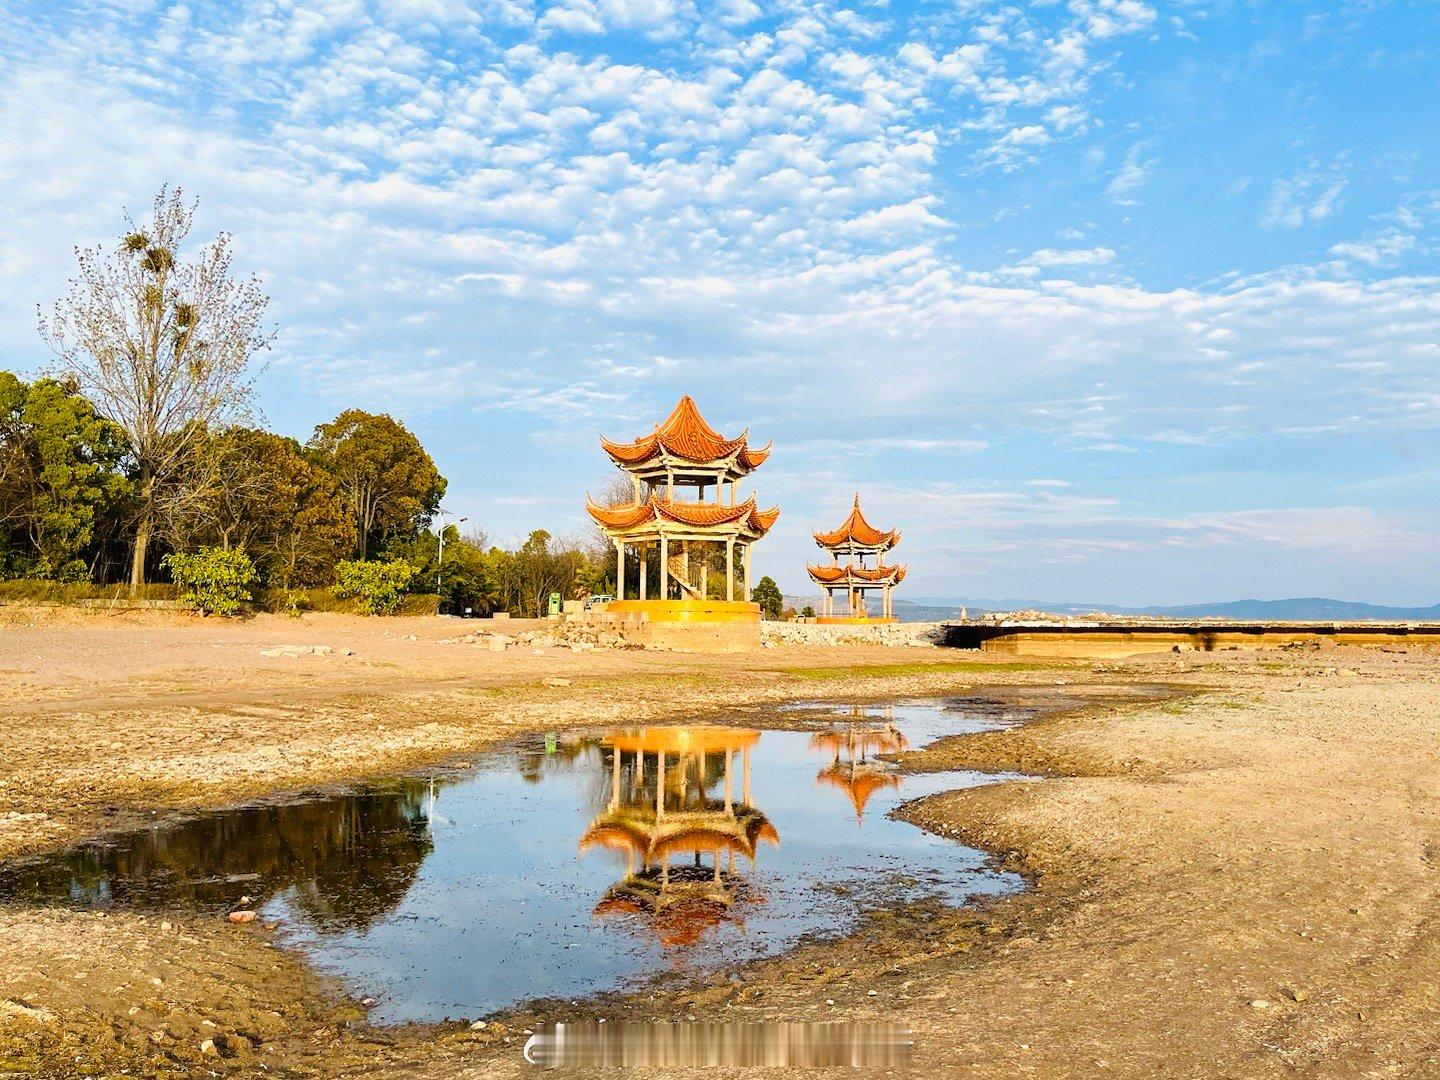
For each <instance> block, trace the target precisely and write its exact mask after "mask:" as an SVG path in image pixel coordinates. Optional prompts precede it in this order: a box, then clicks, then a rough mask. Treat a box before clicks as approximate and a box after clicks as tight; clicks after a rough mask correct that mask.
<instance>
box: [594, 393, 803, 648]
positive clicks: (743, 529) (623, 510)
mask: <svg viewBox="0 0 1440 1080" xmlns="http://www.w3.org/2000/svg"><path fill="white" fill-rule="evenodd" d="M600 445H601V446H602V447H603V448H604V450H605V453H607V454H608V455H610V460H611V461H613V462H614V463H615V464H616V466H618V467H619V468H620V469H621V470H622V471H623V472H624V473H625V474H626V475H627V476H628V477H629V479H630V482H631V485H632V487H633V494H632V497H631V498H630V499H629V500H628V501H627V502H622V503H619V504H617V505H613V506H600V505H598V504H597V503H595V502H594V501H592V500H591V499H590V498H589V497H588V496H587V497H586V509H587V510H588V511H589V512H590V516H591V517H592V518H594V519H595V522H596V524H598V525H599V526H600V528H601V529H602V530H603V531H604V532H605V535H606V536H608V537H609V538H610V541H611V542H612V543H613V544H614V545H615V566H616V585H615V603H614V604H612V605H611V610H614V611H616V612H629V611H632V609H633V610H634V611H635V612H640V613H643V614H644V615H646V616H647V617H649V618H652V619H680V620H691V619H695V620H707V619H718V620H734V619H742V620H755V621H758V619H759V617H760V614H759V607H758V605H756V604H752V603H750V602H749V601H750V547H751V545H752V544H754V543H755V541H756V540H759V539H760V538H761V537H762V536H764V535H765V534H766V533H767V532H769V531H770V527H771V526H772V525H774V524H775V519H776V518H778V517H779V516H780V508H779V507H772V508H771V509H769V510H761V509H760V508H759V507H758V506H757V505H756V502H755V496H754V495H753V494H752V495H751V496H750V497H749V498H747V499H745V500H744V501H743V502H742V501H740V500H739V497H738V494H737V486H738V484H739V482H740V481H741V480H743V479H745V477H747V476H749V475H750V474H751V473H752V472H754V471H755V470H756V469H758V468H759V467H760V466H761V465H762V464H764V462H765V459H766V458H767V457H769V456H770V446H769V445H768V444H767V445H766V446H764V447H762V448H760V449H758V450H757V449H752V448H751V447H750V443H749V438H748V432H741V433H740V434H739V435H738V436H737V437H736V438H733V439H728V438H726V437H725V436H723V435H721V434H720V433H719V432H718V431H716V430H715V429H714V428H712V427H711V426H710V425H709V424H708V423H706V422H705V418H704V417H703V416H701V415H700V410H699V408H697V407H696V405H695V401H694V399H693V398H691V397H690V396H689V395H688V394H687V395H686V396H685V397H682V398H681V399H680V402H679V404H677V405H676V406H675V408H674V409H673V410H672V411H671V413H670V415H669V416H667V417H666V418H665V420H664V421H662V422H661V423H660V424H659V425H658V426H657V427H656V428H655V430H654V431H652V432H651V433H650V434H648V435H644V436H642V437H640V438H638V439H636V440H634V441H633V442H625V443H617V442H611V441H609V440H608V439H603V438H602V439H601V440H600ZM677 489H680V490H678V491H677ZM686 494H688V495H689V496H690V497H688V498H686V497H684V495H686ZM737 549H738V551H737ZM652 554H656V555H658V558H657V560H656V562H655V567H654V573H655V577H656V578H658V580H655V579H652V577H651V566H650V563H651V555H652ZM632 557H633V559H634V563H635V564H636V565H637V569H638V575H637V576H638V583H637V593H638V595H637V596H636V597H634V598H632V599H627V598H626V595H625V577H626V574H625V568H626V564H627V561H629V560H630V559H631V558H632ZM712 564H715V568H716V569H718V568H719V566H720V565H723V568H724V569H723V579H722V580H721V581H719V582H712V580H711V578H712V574H711V570H712ZM737 591H738V592H739V593H740V599H738V600H737V599H736V596H735V594H736V592H737ZM712 593H713V594H714V595H712Z"/></svg>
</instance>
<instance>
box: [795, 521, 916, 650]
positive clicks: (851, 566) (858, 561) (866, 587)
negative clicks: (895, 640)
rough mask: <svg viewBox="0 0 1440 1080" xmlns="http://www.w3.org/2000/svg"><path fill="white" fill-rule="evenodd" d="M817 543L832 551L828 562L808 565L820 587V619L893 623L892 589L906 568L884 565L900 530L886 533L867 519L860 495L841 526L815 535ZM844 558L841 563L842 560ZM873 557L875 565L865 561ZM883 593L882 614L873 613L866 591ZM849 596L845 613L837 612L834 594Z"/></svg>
mask: <svg viewBox="0 0 1440 1080" xmlns="http://www.w3.org/2000/svg"><path fill="white" fill-rule="evenodd" d="M813 535H814V537H815V543H816V544H818V545H819V546H820V547H822V548H824V549H825V550H826V551H828V552H829V553H830V562H829V564H828V565H823V564H822V565H820V566H809V567H806V569H807V570H808V571H809V572H810V580H811V581H813V582H815V584H817V585H819V586H820V617H819V619H818V620H817V621H818V622H822V623H823V622H844V623H856V622H861V623H866V622H868V623H876V622H894V621H895V611H894V608H893V607H892V605H891V603H890V590H891V589H893V588H894V587H895V586H896V585H899V584H900V582H902V581H904V580H905V567H903V566H897V565H891V566H886V565H885V553H886V552H887V551H889V550H890V549H891V548H893V547H894V546H895V545H896V544H898V543H900V533H899V532H898V531H897V530H895V529H891V530H889V531H888V532H883V531H881V530H880V529H877V528H875V526H874V525H871V524H870V522H868V521H866V520H865V514H864V513H863V512H862V511H861V509H860V496H859V495H858V494H857V495H856V496H855V505H854V507H853V508H852V509H851V511H850V516H849V517H847V518H846V519H845V520H844V521H843V522H842V523H841V525H840V527H839V528H838V529H835V530H833V531H831V532H817V533H814V534H813ZM842 557H843V558H844V560H845V561H844V562H843V563H842V562H841V561H840V560H841V558H842ZM867 559H873V560H874V562H873V564H872V565H867V564H866V560H867ZM874 591H878V592H880V594H881V609H880V611H881V613H880V615H878V616H872V615H871V614H870V608H869V605H868V604H867V603H866V593H868V592H874ZM837 592H843V593H844V594H845V596H846V597H847V605H846V610H845V614H844V615H836V614H835V594H836V593H837Z"/></svg>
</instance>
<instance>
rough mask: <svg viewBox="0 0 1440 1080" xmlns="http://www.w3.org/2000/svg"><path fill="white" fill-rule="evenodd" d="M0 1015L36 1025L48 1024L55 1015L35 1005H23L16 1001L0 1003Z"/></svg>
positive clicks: (52, 1020)
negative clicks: (18, 1018)
mask: <svg viewBox="0 0 1440 1080" xmlns="http://www.w3.org/2000/svg"><path fill="white" fill-rule="evenodd" d="M0 1013H3V1014H5V1015H6V1016H18V1017H22V1018H23V1019H25V1020H33V1021H34V1022H35V1023H37V1024H49V1023H53V1022H54V1020H55V1014H54V1013H53V1012H51V1011H50V1010H49V1009H45V1008H41V1007H39V1006H36V1005H25V1004H22V1003H21V1002H18V1001H0Z"/></svg>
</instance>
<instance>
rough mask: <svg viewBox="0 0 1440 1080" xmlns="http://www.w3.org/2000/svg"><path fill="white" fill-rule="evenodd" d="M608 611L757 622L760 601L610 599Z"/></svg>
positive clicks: (656, 618)
mask: <svg viewBox="0 0 1440 1080" xmlns="http://www.w3.org/2000/svg"><path fill="white" fill-rule="evenodd" d="M605 614H607V615H617V616H619V617H621V618H637V619H644V620H646V621H647V622H655V623H659V622H677V623H758V622H759V621H760V605H759V604H752V603H750V602H749V601H748V600H611V601H610V602H609V603H608V604H606V605H605Z"/></svg>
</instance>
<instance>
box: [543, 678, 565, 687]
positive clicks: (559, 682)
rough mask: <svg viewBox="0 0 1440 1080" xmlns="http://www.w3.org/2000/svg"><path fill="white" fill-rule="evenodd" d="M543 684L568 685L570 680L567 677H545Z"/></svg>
mask: <svg viewBox="0 0 1440 1080" xmlns="http://www.w3.org/2000/svg"><path fill="white" fill-rule="evenodd" d="M545 685H546V686H569V685H570V680H569V679H546V680H545Z"/></svg>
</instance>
